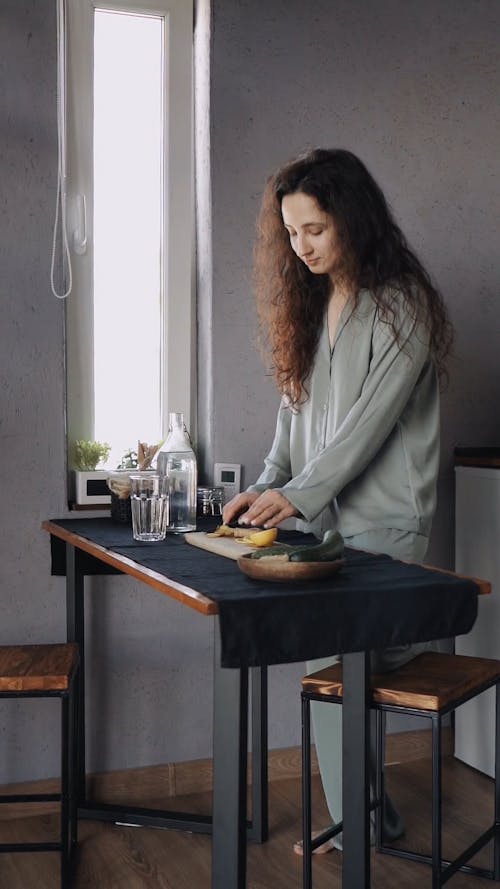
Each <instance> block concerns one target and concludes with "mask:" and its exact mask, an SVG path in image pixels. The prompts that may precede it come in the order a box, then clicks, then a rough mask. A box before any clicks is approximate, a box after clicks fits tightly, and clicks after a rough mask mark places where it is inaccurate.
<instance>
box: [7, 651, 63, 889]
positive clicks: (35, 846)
mask: <svg viewBox="0 0 500 889" xmlns="http://www.w3.org/2000/svg"><path fill="white" fill-rule="evenodd" d="M77 673H78V665H77V666H76V668H75V670H74V672H73V676H72V677H71V679H70V682H69V687H68V688H67V689H61V690H60V691H58V690H56V691H54V690H51V691H1V692H0V698H17V699H23V698H60V699H61V791H60V793H19V794H17V793H14V794H0V804H3V803H23V802H24V803H32V802H60V803H61V816H60V817H61V826H60V839H59V841H58V842H46V843H0V853H7V852H10V853H12V852H60V853H61V889H70V887H71V881H72V856H73V851H74V849H75V847H76V843H77V813H76V793H75V789H76V788H75V779H76V743H75V737H76V732H75V728H76V708H75V700H74V686H75V678H76V676H77Z"/></svg>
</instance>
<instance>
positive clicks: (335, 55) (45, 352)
mask: <svg viewBox="0 0 500 889" xmlns="http://www.w3.org/2000/svg"><path fill="white" fill-rule="evenodd" d="M212 7H213V8H212V16H213V18H212V35H211V66H210V79H211V82H210V103H211V108H210V118H209V121H210V124H209V127H208V126H207V123H206V120H205V124H204V125H201V126H200V129H199V133H200V139H202V138H204V140H205V141H204V142H201V143H200V150H201V154H200V156H199V158H198V170H199V171H201V173H202V175H208V172H210V175H211V189H210V188H208V187H206V188H205V191H204V192H203V195H202V198H201V203H200V205H199V206H200V207H201V208H202V209H203V212H204V213H206V215H207V222H208V223H209V228H210V229H211V245H209V246H207V244H206V243H205V244H204V245H203V251H204V252H203V254H202V255H203V263H202V267H201V268H200V274H199V287H200V299H201V300H202V301H203V312H201V313H200V325H201V331H200V332H201V335H202V338H203V350H204V351H203V354H204V357H205V359H206V364H205V365H204V366H205V367H210V366H211V367H212V368H213V372H212V373H211V375H210V376H211V379H210V380H205V381H204V389H203V400H204V406H205V407H206V409H205V410H204V411H200V415H201V419H200V427H199V437H200V446H201V447H200V452H201V454H202V455H203V460H204V461H205V470H206V471H209V470H210V469H211V464H212V462H213V460H214V459H215V460H227V461H231V462H233V461H239V462H241V463H242V464H243V465H244V469H245V479H244V481H245V483H248V482H250V481H251V480H252V479H253V478H254V477H255V475H256V474H257V472H258V471H259V467H260V465H261V462H262V458H263V456H264V455H265V453H266V451H267V449H268V447H269V443H270V440H271V436H272V430H273V427H274V417H275V410H276V406H277V396H276V394H275V391H274V387H273V384H272V381H270V380H269V379H266V377H265V375H264V371H263V367H262V365H261V363H260V359H259V357H258V355H257V353H256V351H255V348H254V345H253V342H252V337H253V331H254V312H253V305H252V296H251V286H250V278H251V249H252V240H253V226H254V220H255V215H256V212H257V207H258V202H259V198H260V194H261V191H262V187H263V183H264V180H265V178H266V176H267V174H268V173H269V172H270V171H271V170H272V169H273V167H274V166H276V165H277V164H279V163H281V161H282V160H283V159H284V158H287V157H289V156H291V155H293V154H295V153H296V152H297V151H299V150H301V149H303V148H304V147H307V146H312V145H316V144H323V145H335V144H337V145H342V146H345V147H349V148H353V149H354V150H355V151H357V152H358V153H359V154H360V155H361V157H362V158H363V159H364V160H365V161H366V162H367V164H368V165H369V166H370V168H371V170H372V172H373V173H374V175H375V176H376V177H377V178H378V179H379V181H380V182H381V184H382V186H383V187H384V188H385V190H386V192H387V195H388V197H389V199H390V201H391V203H392V204H393V206H394V209H395V211H396V214H397V216H398V219H399V221H400V222H401V224H402V226H403V229H404V230H405V231H406V233H407V235H408V236H409V238H410V240H411V241H412V242H413V244H414V246H415V247H416V248H417V249H418V250H419V251H420V254H421V256H422V258H423V259H424V261H425V262H426V263H427V265H428V266H429V268H430V270H431V272H432V273H433V274H434V276H435V277H436V279H437V280H438V282H439V284H440V286H441V287H442V289H443V291H444V293H445V296H446V298H447V300H448V303H449V306H450V310H451V314H452V317H453V320H454V322H455V325H456V328H457V349H456V358H455V361H454V364H453V366H452V383H451V386H450V389H449V390H448V392H447V393H446V395H445V396H444V398H443V421H444V422H443V425H444V429H443V469H442V479H441V502H440V509H439V514H438V517H437V521H436V525H435V534H434V540H433V556H434V558H435V560H436V561H439V562H441V563H442V564H450V563H451V558H452V536H453V488H452V470H451V452H452V448H453V444H454V443H455V442H463V443H471V444H474V443H477V444H482V443H484V444H490V443H498V438H499V429H498V425H499V423H498V404H499V396H500V392H499V384H498V374H497V357H496V356H497V337H498V326H499V322H498V315H499V312H498V310H499V296H498V290H499V288H498V277H499V276H498V268H497V267H496V266H495V261H496V253H495V259H494V254H493V250H494V246H493V245H494V244H495V246H496V245H497V243H498V238H497V235H496V230H495V225H496V218H497V217H496V216H495V212H494V207H495V202H497V201H498V179H497V178H495V175H496V173H495V170H496V163H497V154H498V129H495V127H497V126H498V106H496V105H495V102H496V101H497V96H498V68H497V66H496V54H495V49H494V46H495V45H494V34H495V25H496V26H497V25H498V9H499V7H498V3H497V2H496V0H474V2H473V0H454V2H452V0H449V2H448V0H442V2H435V0H419V2H418V3H416V2H415V3H413V2H398V0H378V3H377V4H371V3H369V2H368V0H367V2H353V0H349V2H348V0H315V2H314V3H313V2H311V3H306V4H304V3H303V2H302V0H300V2H299V0H252V2H250V0H248V2H242V0H239V2H235V0H213V4H212ZM200 8H201V10H202V12H203V13H204V15H205V18H204V19H203V22H204V25H203V27H204V29H205V30H204V33H205V36H206V34H207V32H208V20H207V18H206V10H207V0H200ZM374 8H375V10H376V11H375V12H374V11H373V10H374ZM0 16H1V19H0V24H1V27H0V65H1V74H2V77H1V79H0V101H1V110H2V115H1V117H2V121H3V126H2V133H1V138H0V160H1V164H2V185H1V190H0V194H1V201H0V251H1V261H0V268H1V304H2V323H1V325H0V366H1V371H0V388H1V409H0V460H1V462H2V481H3V494H4V496H3V497H2V500H1V503H2V506H1V510H2V536H1V539H0V566H1V567H0V572H1V573H0V590H1V596H2V620H1V622H0V642H1V643H12V642H24V641H51V640H55V641H56V640H62V639H63V638H64V617H65V615H64V598H63V594H64V584H63V581H62V580H61V579H60V578H56V579H51V578H50V575H49V570H50V562H49V548H48V540H47V539H46V536H45V534H44V533H43V532H41V531H40V523H41V521H42V520H43V519H44V518H46V517H47V516H58V515H59V516H61V515H63V514H64V513H65V498H66V491H65V441H64V333H63V331H64V317H63V316H64V307H63V305H62V304H61V303H60V302H58V301H57V300H56V299H55V298H54V297H53V296H52V295H51V293H50V286H49V270H50V250H51V235H52V224H53V212H54V205H55V187H56V116H55V83H56V73H55V70H56V69H55V52H56V44H55V2H54V0H3V2H2V4H1V12H0ZM203 44H204V40H203V35H201V37H200V41H199V45H198V49H197V51H198V52H201V53H202V54H203V52H204V50H203ZM201 77H202V83H203V84H204V90H205V93H206V92H207V91H208V83H207V70H206V67H205V69H203V70H202V71H201ZM200 112H202V113H205V114H206V106H204V105H203V107H201V108H200ZM495 115H497V116H496V117H495ZM208 130H209V135H210V139H208ZM203 134H205V135H204V136H203ZM206 185H207V183H206V180H205V186H206ZM202 230H203V231H206V226H203V227H202ZM202 230H200V236H201V237H202ZM87 598H88V609H87V613H88V632H89V636H90V637H91V639H92V643H91V657H90V658H89V699H90V720H89V733H90V739H89V740H90V767H91V768H92V769H112V768H122V767H126V766H134V765H138V764H141V765H145V764H148V763H154V762H165V761H170V760H175V759H189V758H197V757H202V756H208V755H209V754H210V725H211V690H210V687H209V684H208V679H207V677H208V676H209V674H210V666H211V646H212V625H211V622H210V621H209V620H207V619H206V618H203V617H201V616H199V615H197V614H195V613H190V612H188V611H187V610H186V609H183V608H182V607H181V606H180V605H178V604H176V603H175V602H172V601H168V600H166V599H164V598H163V597H162V596H161V595H160V594H157V593H151V592H147V593H145V591H144V589H143V588H141V587H140V585H138V584H134V583H132V582H131V581H128V580H126V579H124V578H109V579H106V580H103V579H94V580H92V582H91V583H89V585H88V592H87ZM301 673H302V665H292V666H289V667H283V668H273V670H272V671H271V713H272V719H271V726H270V742H271V745H272V746H276V747H279V746H286V745H288V744H297V743H299V740H300V739H299V728H298V727H299V706H298V694H297V690H298V682H299V677H300V675H301ZM0 719H1V726H2V729H1V732H0V734H1V737H2V741H3V743H2V745H1V746H0V784H1V783H4V782H6V781H13V780H16V779H17V778H22V777H25V778H35V777H42V776H44V775H51V774H56V773H57V771H58V758H57V753H56V746H57V743H58V730H57V722H56V720H55V708H54V707H52V705H47V704H43V705H42V704H41V703H38V702H29V703H26V704H25V705H24V706H23V707H19V706H18V705H17V703H15V702H11V701H8V702H4V704H3V706H2V707H1V708H0ZM37 739H40V740H41V747H42V750H43V754H44V755H43V757H41V756H39V754H38V749H39V744H38V743H37Z"/></svg>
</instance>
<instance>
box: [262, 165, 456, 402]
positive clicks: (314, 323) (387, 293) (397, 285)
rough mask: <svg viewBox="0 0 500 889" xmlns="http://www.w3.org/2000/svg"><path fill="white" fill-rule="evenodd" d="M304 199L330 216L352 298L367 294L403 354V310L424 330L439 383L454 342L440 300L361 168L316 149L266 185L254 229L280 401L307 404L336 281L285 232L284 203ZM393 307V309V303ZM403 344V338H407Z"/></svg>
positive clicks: (265, 338) (266, 337) (266, 345)
mask: <svg viewBox="0 0 500 889" xmlns="http://www.w3.org/2000/svg"><path fill="white" fill-rule="evenodd" d="M298 191H300V192H304V193H305V194H307V195H310V196H311V197H313V198H315V199H316V201H317V203H318V204H319V206H320V207H321V209H322V210H324V211H325V212H327V213H329V214H330V215H331V216H332V218H333V220H334V222H335V226H336V230H337V233H338V237H339V240H340V243H341V246H342V252H343V260H342V266H343V269H342V277H343V279H344V280H346V281H348V282H349V285H350V288H351V289H352V291H353V294H354V310H355V307H356V304H357V299H358V294H359V291H360V290H362V289H367V290H369V291H370V292H371V294H372V296H373V299H374V300H375V302H376V304H377V307H378V311H379V315H380V317H381V319H382V320H383V321H384V322H386V323H387V324H389V325H390V327H391V328H392V331H393V335H394V338H395V340H396V342H398V344H400V345H401V348H404V342H402V337H401V334H400V331H399V329H398V326H397V321H396V317H397V316H396V307H397V302H398V303H399V301H400V299H401V294H403V298H404V307H405V310H406V311H407V313H408V316H409V317H410V318H411V319H412V320H413V323H414V325H415V324H416V323H417V321H418V322H420V323H423V324H424V325H425V327H426V329H427V332H428V336H429V343H430V349H431V353H432V355H433V358H434V361H435V365H436V368H437V371H438V373H439V376H440V378H441V379H443V378H446V368H445V359H446V356H447V354H448V352H449V351H450V348H451V345H452V342H453V329H452V326H451V324H450V321H449V320H448V315H447V312H446V308H445V305H444V303H443V299H442V297H441V295H440V293H439V291H438V290H437V289H436V288H435V287H434V285H433V284H432V282H431V279H430V277H429V275H428V274H427V272H426V271H425V269H424V268H423V266H422V264H421V263H420V261H419V260H418V258H417V257H416V256H415V254H414V253H413V252H412V250H411V249H410V248H409V246H408V244H407V241H406V239H405V237H404V235H403V233H402V231H401V230H400V228H399V227H398V225H397V224H396V222H395V221H394V218H393V216H392V213H391V211H390V209H389V207H388V205H387V202H386V200H385V197H384V195H383V193H382V191H381V189H380V188H379V186H378V185H377V183H376V182H375V180H374V179H373V177H372V176H371V174H370V173H369V172H368V170H367V169H366V167H365V166H364V164H363V163H362V162H361V161H360V160H359V158H357V157H356V155H354V154H352V152H350V151H346V150H344V149H315V150H314V151H310V152H308V153H307V154H304V155H301V156H300V157H298V158H296V159H295V160H293V161H291V162H289V163H287V164H286V165H285V166H283V167H282V168H281V169H279V170H278V171H277V172H276V173H274V174H273V175H272V176H271V177H270V178H269V180H268V182H267V185H266V188H265V191H264V195H263V199H262V205H261V209H260V214H259V217H258V221H257V240H256V244H255V251H254V260H255V262H254V282H255V290H256V296H257V311H258V316H259V321H260V332H261V345H262V347H263V351H265V352H266V354H267V355H268V357H269V358H270V364H271V368H272V371H273V373H274V377H275V380H276V383H277V386H278V388H279V390H280V392H281V393H282V394H283V395H285V396H287V398H288V401H289V403H290V404H291V405H292V406H294V407H298V406H299V405H300V404H301V403H302V402H304V401H305V400H306V399H307V397H308V390H307V379H308V377H309V374H310V372H311V369H312V364H313V360H314V355H315V353H316V349H317V346H318V340H319V336H320V331H321V328H322V324H323V318H324V313H325V310H326V306H327V302H328V298H329V294H330V292H331V281H330V278H329V276H328V275H315V274H313V273H312V272H311V271H309V269H308V268H307V266H306V265H305V264H304V263H303V262H302V261H301V260H300V259H299V258H298V257H297V256H296V254H295V253H294V251H293V250H292V248H291V246H290V239H289V235H288V232H287V231H286V229H285V227H284V225H283V218H282V215H281V202H282V200H283V198H284V197H285V195H288V194H293V193H295V192H298ZM396 301H397V302H396ZM405 340H406V338H405Z"/></svg>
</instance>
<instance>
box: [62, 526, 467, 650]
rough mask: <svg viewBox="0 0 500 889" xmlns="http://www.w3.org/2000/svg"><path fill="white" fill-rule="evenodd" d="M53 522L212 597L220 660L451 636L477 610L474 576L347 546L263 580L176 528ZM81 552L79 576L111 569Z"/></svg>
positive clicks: (290, 535) (293, 536)
mask: <svg viewBox="0 0 500 889" xmlns="http://www.w3.org/2000/svg"><path fill="white" fill-rule="evenodd" d="M54 522H55V523H56V524H58V525H61V526H62V527H63V528H66V529H68V530H70V531H74V532H75V533H76V534H78V535H80V536H82V537H85V538H87V539H88V540H91V541H92V542H93V543H97V544H99V545H101V546H104V547H105V548H107V549H110V550H113V551H114V552H116V553H119V554H120V555H125V556H127V557H128V558H130V559H133V560H134V561H135V562H138V563H139V564H140V565H144V566H145V567H147V568H150V569H152V570H154V571H157V572H159V573H160V574H164V575H165V577H166V578H170V579H171V580H174V581H177V582H179V583H182V584H184V585H185V586H189V587H191V588H192V589H194V590H196V591H197V592H199V593H203V594H204V595H205V596H207V597H208V598H210V599H212V600H213V601H214V602H217V605H218V609H219V620H220V630H221V643H222V666H224V667H240V666H244V665H246V666H259V665H264V664H279V663H290V662H293V661H304V660H311V659H312V658H315V657H325V656H327V655H331V654H335V653H338V654H341V653H345V652H348V651H362V650H367V649H378V648H387V647H388V646H392V645H400V644H406V643H411V642H419V641H427V640H429V639H441V638H447V637H450V636H456V635H460V634H462V633H467V632H468V631H469V630H470V629H471V627H472V625H473V624H474V621H475V619H476V615H477V592H478V590H477V586H476V584H474V583H473V582H472V581H470V580H464V579H461V578H458V577H455V576H453V575H448V574H443V573H441V572H439V571H434V570H432V569H429V568H424V567H422V566H419V565H408V564H406V563H404V562H399V561H398V560H396V559H392V558H390V557H389V556H385V555H371V554H368V553H363V552H360V551H357V550H354V549H346V564H345V565H344V566H343V568H342V569H341V571H340V572H339V573H338V574H335V575H333V576H332V577H331V578H328V579H325V580H322V581H314V582H307V583H301V584H295V585H286V584H277V583H261V582H256V581H254V580H251V579H250V578H248V577H246V575H244V574H242V573H241V572H240V570H239V568H238V566H237V564H236V562H234V561H233V560H231V559H227V558H224V557H222V556H218V555H215V554H214V553H209V552H205V551H204V550H201V549H198V548H196V547H194V546H190V545H189V544H187V543H186V542H185V541H184V539H183V537H182V536H177V535H168V536H167V540H165V541H162V542H160V543H138V542H137V541H135V540H134V539H133V537H132V531H131V529H130V528H129V527H128V526H126V525H123V526H122V525H119V524H117V523H115V522H113V521H112V520H111V519H108V518H104V519H102V518H99V519H97V518H96V519H68V520H59V519H56V520H54ZM212 525H213V523H212ZM199 530H204V528H203V526H202V525H200V528H199ZM280 539H284V540H288V541H289V542H290V541H294V542H295V541H296V540H301V541H304V542H307V541H308V539H310V540H311V542H312V540H313V538H312V537H311V538H308V537H307V535H303V534H299V533H298V532H295V531H289V532H280ZM79 558H81V570H82V571H83V572H84V573H85V574H104V573H109V571H107V567H106V566H105V564H104V563H102V562H99V561H97V560H95V559H92V558H91V557H90V558H89V557H87V556H86V554H85V553H81V556H79ZM52 572H53V574H64V573H65V545H64V542H63V541H62V540H60V539H59V538H57V537H55V536H52Z"/></svg>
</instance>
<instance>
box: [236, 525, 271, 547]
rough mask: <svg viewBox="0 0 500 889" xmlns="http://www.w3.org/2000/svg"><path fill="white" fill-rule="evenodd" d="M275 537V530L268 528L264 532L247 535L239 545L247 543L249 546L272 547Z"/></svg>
mask: <svg viewBox="0 0 500 889" xmlns="http://www.w3.org/2000/svg"><path fill="white" fill-rule="evenodd" d="M277 536H278V529H277V528H268V529H267V530H266V531H256V532H255V534H249V535H248V537H245V538H244V539H243V540H242V541H241V543H243V542H244V543H248V544H249V545H250V546H272V544H273V543H274V541H275V540H276V538H277Z"/></svg>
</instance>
